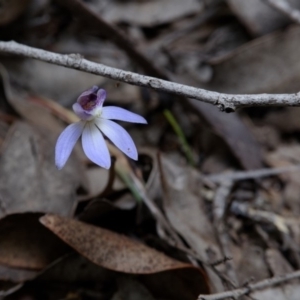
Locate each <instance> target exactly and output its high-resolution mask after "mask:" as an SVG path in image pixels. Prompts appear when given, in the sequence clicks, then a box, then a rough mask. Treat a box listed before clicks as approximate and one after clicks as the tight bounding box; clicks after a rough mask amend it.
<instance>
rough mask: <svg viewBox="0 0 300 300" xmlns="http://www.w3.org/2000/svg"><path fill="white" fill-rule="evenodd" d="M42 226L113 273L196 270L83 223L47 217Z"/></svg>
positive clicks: (135, 242)
mask: <svg viewBox="0 0 300 300" xmlns="http://www.w3.org/2000/svg"><path fill="white" fill-rule="evenodd" d="M40 222H41V223H42V224H43V225H44V226H46V227H47V228H48V229H50V230H51V231H52V232H54V233H55V234H56V235H57V236H59V237H60V238H61V239H62V240H63V241H64V242H66V243H67V244H69V245H70V246H71V247H73V248H74V249H75V250H76V251H78V252H79V253H80V254H82V255H83V256H85V257H87V258H88V259H89V260H91V261H92V262H94V263H95V264H97V265H100V266H102V267H105V268H108V269H111V270H115V271H120V272H125V273H133V274H151V273H156V272H162V271H166V270H170V269H180V268H194V267H193V266H192V265H190V264H187V263H183V262H180V261H177V260H175V259H173V258H170V257H168V256H166V255H165V254H163V253H161V252H158V251H156V250H155V249H152V248H150V247H148V246H146V245H144V244H142V243H140V242H138V241H136V240H132V239H129V238H128V237H126V236H124V235H120V234H117V233H115V232H112V231H109V230H106V229H103V228H100V227H95V226H92V225H88V224H85V223H83V222H80V221H76V220H73V219H68V218H64V217H60V216H57V215H46V216H44V217H42V218H41V219H40ZM199 270H200V269H199Z"/></svg>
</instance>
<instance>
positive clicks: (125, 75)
mask: <svg viewBox="0 0 300 300" xmlns="http://www.w3.org/2000/svg"><path fill="white" fill-rule="evenodd" d="M1 52H2V53H7V54H15V55H19V56H23V57H28V58H33V59H38V60H41V61H44V62H48V63H52V64H56V65H59V66H63V67H66V68H70V69H76V70H80V71H84V72H87V73H92V74H95V75H100V76H104V77H107V78H110V79H114V80H118V81H122V82H126V83H128V84H132V85H137V86H142V87H146V88H152V89H154V90H157V91H162V92H167V93H171V94H174V95H178V96H185V97H188V98H193V99H196V100H200V101H203V102H206V103H209V104H213V105H216V106H218V107H219V108H220V110H222V111H225V112H232V111H235V110H236V109H237V108H240V107H249V106H300V92H298V93H294V94H255V95H234V94H223V93H218V92H213V91H207V90H204V89H200V88H196V87H192V86H188V85H184V84H179V83H175V82H171V81H167V80H162V79H158V78H155V77H150V76H144V75H140V74H137V73H133V72H128V71H124V70H121V69H117V68H112V67H108V66H106V65H103V64H99V63H95V62H92V61H89V60H87V59H84V58H83V57H82V56H81V55H79V54H69V55H62V54H58V53H54V52H50V51H45V50H42V49H38V48H33V47H29V46H26V45H22V44H19V43H16V42H14V41H10V42H1V41H0V53H1Z"/></svg>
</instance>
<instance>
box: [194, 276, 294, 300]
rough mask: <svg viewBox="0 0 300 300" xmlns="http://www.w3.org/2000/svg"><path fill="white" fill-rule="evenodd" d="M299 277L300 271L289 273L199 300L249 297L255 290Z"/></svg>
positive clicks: (205, 296) (201, 296)
mask: <svg viewBox="0 0 300 300" xmlns="http://www.w3.org/2000/svg"><path fill="white" fill-rule="evenodd" d="M299 277H300V271H295V272H292V273H288V274H285V275H281V276H277V277H273V278H268V279H264V280H262V281H259V282H256V283H252V284H249V285H247V286H246V287H243V288H239V289H235V290H232V291H227V292H222V293H217V294H212V295H200V296H199V297H198V300H221V299H226V298H230V297H232V298H234V299H236V298H238V297H241V296H243V295H247V294H249V293H251V292H253V291H255V290H262V289H265V288H267V287H270V286H273V285H277V284H279V283H283V282H286V281H289V280H292V279H295V278H299Z"/></svg>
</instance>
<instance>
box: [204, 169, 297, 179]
mask: <svg viewBox="0 0 300 300" xmlns="http://www.w3.org/2000/svg"><path fill="white" fill-rule="evenodd" d="M297 171H300V165H296V166H289V167H281V168H265V169H259V170H253V171H240V172H232V173H224V174H211V175H207V176H204V177H203V180H207V181H208V182H215V183H222V182H223V181H224V180H232V181H239V180H248V179H257V178H261V177H268V176H275V175H280V174H282V173H287V172H297Z"/></svg>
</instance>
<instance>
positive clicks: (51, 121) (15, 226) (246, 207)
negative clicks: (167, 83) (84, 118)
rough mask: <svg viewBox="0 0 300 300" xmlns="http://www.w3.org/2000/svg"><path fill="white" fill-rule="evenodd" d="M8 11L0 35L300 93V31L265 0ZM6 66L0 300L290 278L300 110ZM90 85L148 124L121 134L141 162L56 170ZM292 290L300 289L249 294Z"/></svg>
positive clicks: (189, 294)
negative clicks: (59, 143) (211, 102)
mask: <svg viewBox="0 0 300 300" xmlns="http://www.w3.org/2000/svg"><path fill="white" fill-rule="evenodd" d="M2 2H3V3H4V4H2ZM2 2H1V1H0V15H3V14H4V15H5V18H0V19H1V21H0V28H1V30H0V40H12V39H15V40H17V41H22V42H23V43H25V44H30V45H32V46H35V47H39V48H43V49H47V50H53V51H57V52H61V53H71V52H78V53H80V54H81V55H83V56H85V57H86V58H88V59H91V60H94V61H98V62H102V63H104V64H108V65H111V66H115V67H119V68H123V69H126V70H132V71H137V70H138V71H139V72H141V73H145V74H150V75H154V76H157V77H163V78H169V79H171V80H175V81H178V82H182V83H186V84H190V85H194V86H198V87H202V88H206V89H209V90H213V91H221V92H226V93H232V94H234V93H245V94H246V93H294V92H298V81H299V80H298V79H299V78H298V77H299V75H298V74H299V71H298V69H299V63H298V55H297V54H298V49H299V47H298V44H299V38H298V36H299V32H298V31H299V28H298V27H297V26H295V25H294V24H292V22H291V20H290V19H289V18H288V17H287V16H286V15H284V14H282V13H280V12H279V11H276V10H274V8H271V7H270V6H268V4H267V1H264V3H262V2H259V1H252V2H251V1H249V3H248V2H247V3H246V2H245V1H237V0H228V1H217V0H210V1H202V2H201V1H200V2H199V1H193V0H190V1H175V2H174V1H168V0H164V1H157V0H149V1H135V0H128V1H124V2H120V1H92V2H89V3H88V2H86V3H84V4H82V5H83V6H82V5H79V6H76V5H77V4H78V3H79V1H77V0H74V1H73V0H72V1H65V2H64V3H60V1H54V2H56V3H54V2H50V1H42V0H35V1H32V2H34V5H33V3H30V5H29V4H28V3H29V1H23V2H22V1H13V2H12V3H13V5H11V4H8V2H7V1H2ZM21 2H22V3H21ZM250 2H251V3H250ZM288 3H289V4H290V5H291V6H292V7H293V8H295V9H296V8H299V3H298V2H297V1H288ZM1 4H2V5H1ZM60 4H62V5H63V6H64V8H62V7H61V6H60ZM75 6H76V9H74V7H75ZM78 7H79V11H78ZM80 7H81V8H80ZM169 8H170V9H169ZM80 9H84V14H82V16H81V17H80V18H79V17H78V16H80V15H81V14H80ZM91 12H93V13H94V14H96V18H98V21H97V22H102V23H101V24H104V23H103V22H106V23H105V24H108V25H107V26H108V27H106V28H109V29H110V35H109V36H108V35H107V34H105V33H104V32H103V28H99V26H98V24H99V23H97V22H96V21H95V20H96V19H95V16H94V15H93V17H91V18H90V20H89V26H82V22H83V21H82V20H83V19H84V17H83V16H89V14H90V16H91ZM262 14H263V17H262ZM101 18H103V19H101ZM93 22H95V24H94V25H93ZM116 28H117V29H118V30H119V31H121V32H123V33H124V34H125V36H126V39H128V41H133V43H128V44H126V45H125V44H124V43H123V42H122V41H123V40H120V39H121V38H120V35H118V33H116ZM137 50H139V51H140V53H141V56H139V57H138V56H136V55H134V53H137V52H135V51H137ZM141 57H142V59H141ZM143 57H149V58H150V59H151V61H150V64H145V61H146V60H145V59H143ZM0 64H1V67H0V79H1V80H0V83H1V84H0V147H1V156H0V233H1V234H0V236H1V238H0V290H1V293H0V297H2V298H3V297H4V298H7V299H124V298H126V299H141V298H143V299H144V298H145V299H149V300H152V299H191V300H192V299H197V297H198V296H199V295H200V294H201V295H202V296H201V297H204V298H202V299H206V298H205V296H203V295H205V294H210V293H222V292H225V291H230V290H235V289H238V288H241V287H245V286H246V287H247V286H251V284H252V283H253V282H257V281H260V280H264V279H268V278H272V277H275V278H276V277H277V276H282V277H285V276H286V274H293V273H292V272H294V271H296V270H298V269H299V268H300V256H299V246H300V229H299V228H300V224H299V221H298V218H299V213H300V205H299V194H300V193H299V192H300V181H299V175H298V171H297V170H296V169H295V168H296V165H298V164H299V161H300V154H299V153H300V150H299V128H300V127H299V121H298V118H299V114H298V110H299V109H297V108H262V107H260V108H247V109H243V110H241V111H238V112H234V113H231V114H226V113H224V112H219V111H218V110H217V108H215V107H211V106H208V105H206V104H203V103H200V102H197V101H194V100H190V99H184V98H183V99H174V98H173V96H172V97H171V96H169V95H165V94H161V93H156V92H153V91H151V90H146V89H143V88H139V87H133V86H128V85H126V84H124V83H122V84H120V83H116V82H113V81H112V80H108V79H103V78H100V77H97V76H94V75H90V74H85V73H80V72H77V71H75V70H67V69H63V68H60V67H57V66H54V65H48V64H45V63H42V62H37V61H34V60H30V59H26V58H22V59H20V58H17V57H9V56H2V55H1V56H0ZM92 85H99V86H101V87H102V88H105V89H107V90H108V99H107V102H108V103H109V105H119V106H121V107H124V108H125V109H129V110H132V111H134V112H136V113H138V114H141V115H143V116H145V117H146V119H147V121H148V123H149V125H148V126H145V128H140V127H136V126H135V125H132V124H131V125H130V124H129V125H128V124H126V129H127V130H128V131H129V132H130V134H131V135H132V136H133V138H134V140H135V141H136V143H137V146H138V152H139V161H137V162H133V161H129V160H128V159H127V158H126V157H125V156H124V155H123V154H122V153H121V152H120V151H118V150H117V149H116V148H115V147H114V146H112V145H111V144H109V145H108V146H109V149H110V153H111V155H112V156H113V159H114V165H113V167H112V169H111V170H110V171H103V170H102V169H100V168H99V167H96V166H94V165H93V164H91V163H90V162H89V161H88V160H87V159H86V158H85V157H84V156H83V154H82V150H81V148H80V147H79V146H78V147H77V148H76V151H75V153H74V154H72V156H71V159H70V161H69V162H68V163H67V165H66V167H65V168H64V169H63V170H62V171H57V170H56V169H55V166H54V162H53V160H54V145H55V141H56V138H57V137H58V135H59V133H60V132H61V131H62V130H63V128H64V126H65V125H66V124H70V123H72V122H74V121H76V120H77V118H76V116H75V115H74V114H73V113H72V112H71V111H70V106H71V104H72V103H73V102H74V101H75V100H76V98H77V97H78V95H79V94H80V92H82V91H83V90H85V89H87V88H89V87H90V86H92ZM176 100H179V101H176ZM175 101H176V103H175ZM186 103H188V105H186ZM165 111H168V112H169V116H170V115H171V116H172V122H171V124H170V123H168V121H167V120H166V119H165V116H164V112H165ZM170 120H171V119H170V118H169V122H170ZM172 124H173V125H172ZM174 124H176V125H175V126H174ZM172 126H173V127H172ZM178 128H179V129H180V130H178ZM191 162H193V163H192V166H191ZM294 166H295V168H294ZM252 170H254V171H252ZM253 172H255V173H253ZM39 220H41V221H40V222H41V223H40V222H39ZM42 224H43V225H42ZM151 241H152V242H151ZM153 241H156V242H153ZM298 295H299V281H298V279H293V280H291V281H289V282H286V283H284V284H281V285H278V286H272V285H267V286H266V287H265V288H264V289H262V290H259V291H258V290H257V291H256V290H253V291H251V290H249V292H248V296H249V297H251V298H254V299H259V300H265V299H270V298H272V299H278V300H282V299H295V300H296V299H298ZM210 296H211V297H213V295H210ZM207 299H213V298H207Z"/></svg>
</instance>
